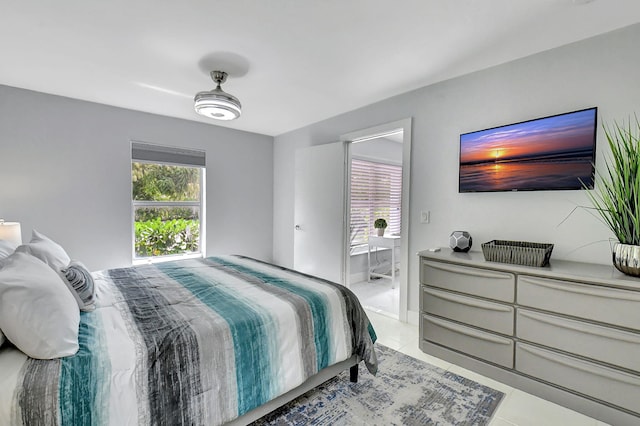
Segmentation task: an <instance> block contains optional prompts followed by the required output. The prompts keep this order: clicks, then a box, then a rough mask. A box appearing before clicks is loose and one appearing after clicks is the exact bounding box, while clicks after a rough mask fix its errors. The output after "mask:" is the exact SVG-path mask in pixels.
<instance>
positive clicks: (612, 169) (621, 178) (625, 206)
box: [587, 116, 640, 245]
mask: <svg viewBox="0 0 640 426" xmlns="http://www.w3.org/2000/svg"><path fill="white" fill-rule="evenodd" d="M603 129H604V133H605V136H606V138H607V143H608V145H609V149H610V151H611V155H610V157H609V158H607V160H606V173H604V174H601V173H598V175H597V179H596V191H593V192H587V194H588V196H589V198H590V200H591V202H592V204H593V206H594V208H595V209H596V211H597V212H598V213H599V215H600V217H601V218H602V220H603V221H604V222H605V223H606V224H607V226H608V227H609V228H610V229H611V231H612V232H613V233H614V235H615V236H616V238H617V239H618V240H619V241H620V242H621V243H623V244H633V245H640V121H638V117H637V116H636V117H635V124H634V123H632V121H631V120H629V122H628V123H627V124H626V125H625V124H624V123H622V124H618V123H616V122H614V123H613V125H612V126H611V127H608V126H603Z"/></svg>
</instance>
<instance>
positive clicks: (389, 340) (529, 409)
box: [367, 309, 606, 426]
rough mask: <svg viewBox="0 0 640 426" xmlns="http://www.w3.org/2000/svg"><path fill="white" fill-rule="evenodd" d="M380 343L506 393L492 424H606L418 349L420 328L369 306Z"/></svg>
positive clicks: (546, 425)
mask: <svg viewBox="0 0 640 426" xmlns="http://www.w3.org/2000/svg"><path fill="white" fill-rule="evenodd" d="M367 315H368V316H369V319H370V320H371V323H372V324H373V327H374V329H375V330H376V334H377V335H378V342H379V343H381V344H383V345H385V346H388V347H390V348H392V349H395V350H397V351H400V352H403V353H405V354H407V355H410V356H412V357H414V358H417V359H420V360H422V361H425V362H428V363H431V364H433V365H436V366H438V367H440V368H443V369H445V370H449V371H452V372H454V373H456V374H459V375H461V376H464V377H467V378H469V379H472V380H475V381H476V382H478V383H482V384H484V385H486V386H490V387H492V388H494V389H497V390H499V391H502V392H504V393H505V398H504V400H503V401H502V402H501V403H500V406H499V407H498V410H497V411H496V413H495V414H494V416H493V419H492V421H491V426H514V425H516V426H534V425H535V426H538V425H544V426H556V425H558V426H560V425H561V426H604V425H606V423H603V422H600V421H598V420H595V419H593V418H591V417H587V416H585V415H583V414H580V413H577V412H575V411H572V410H569V409H567V408H564V407H561V406H559V405H557V404H554V403H551V402H549V401H545V400H544V399H541V398H538V397H536V396H533V395H530V394H528V393H525V392H522V391H520V390H518V389H514V388H512V387H510V386H507V385H505V384H502V383H499V382H497V381H495V380H492V379H489V378H487V377H484V376H481V375H479V374H477V373H474V372H472V371H469V370H466V369H464V368H461V367H458V366H456V365H453V364H451V363H449V362H446V361H443V360H441V359H439V358H435V357H433V356H430V355H427V354H425V353H424V352H422V351H421V350H420V349H419V348H418V327H417V326H415V325H411V324H406V323H401V322H400V321H398V320H396V319H393V318H391V317H389V316H388V315H382V314H380V313H377V312H374V311H372V310H369V309H367Z"/></svg>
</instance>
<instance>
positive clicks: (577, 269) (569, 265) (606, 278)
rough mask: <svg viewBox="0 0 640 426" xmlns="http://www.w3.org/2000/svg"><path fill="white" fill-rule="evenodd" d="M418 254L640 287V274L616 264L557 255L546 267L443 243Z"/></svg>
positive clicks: (441, 259) (596, 282) (635, 288)
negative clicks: (624, 270)
mask: <svg viewBox="0 0 640 426" xmlns="http://www.w3.org/2000/svg"><path fill="white" fill-rule="evenodd" d="M418 256H420V257H422V258H425V259H432V260H437V261H441V262H449V263H456V264H461V265H466V266H473V267H478V268H484V269H492V270H497V271H506V272H513V273H516V274H526V275H535V276H539V277H545V278H553V279H561V280H573V281H580V282H583V281H585V282H590V283H594V284H601V285H606V286H611V287H619V288H626V289H630V290H636V291H640V278H634V277H631V276H628V275H625V274H623V273H622V272H620V271H618V270H617V269H616V268H615V267H614V266H613V265H600V264H595V263H583V262H574V261H568V260H562V259H553V257H552V258H551V260H550V261H549V265H548V266H545V267H534V266H523V265H514V264H510V263H499V262H489V261H486V260H485V259H484V256H483V254H482V252H480V251H470V252H468V253H461V252H454V251H453V250H451V249H450V248H448V247H446V248H445V247H442V248H441V249H440V251H437V252H434V251H430V250H423V251H420V252H418Z"/></svg>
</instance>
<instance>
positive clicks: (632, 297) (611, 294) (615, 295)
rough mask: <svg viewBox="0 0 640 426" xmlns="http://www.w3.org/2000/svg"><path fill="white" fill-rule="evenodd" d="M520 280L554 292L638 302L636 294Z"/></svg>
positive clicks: (534, 280)
mask: <svg viewBox="0 0 640 426" xmlns="http://www.w3.org/2000/svg"><path fill="white" fill-rule="evenodd" d="M520 280H521V281H522V282H525V283H529V284H532V285H537V286H540V287H547V288H552V289H554V290H560V291H565V292H568V293H577V294H584V295H587V296H596V297H606V298H608V299H616V300H625V301H626V300H628V301H633V302H640V297H638V296H637V295H636V294H634V293H632V292H626V291H624V290H618V291H613V290H606V289H604V288H597V289H595V288H593V289H592V288H582V287H578V285H577V284H573V283H569V282H567V284H555V283H552V282H550V281H546V280H542V279H536V278H533V277H524V276H522V277H520ZM621 292H624V294H621Z"/></svg>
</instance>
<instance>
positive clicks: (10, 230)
mask: <svg viewBox="0 0 640 426" xmlns="http://www.w3.org/2000/svg"><path fill="white" fill-rule="evenodd" d="M0 240H6V241H10V242H11V243H13V244H15V246H16V247H17V246H19V245H20V244H22V230H21V229H20V222H5V221H4V220H2V219H0Z"/></svg>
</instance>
